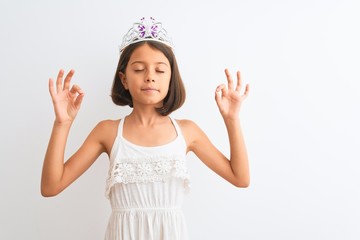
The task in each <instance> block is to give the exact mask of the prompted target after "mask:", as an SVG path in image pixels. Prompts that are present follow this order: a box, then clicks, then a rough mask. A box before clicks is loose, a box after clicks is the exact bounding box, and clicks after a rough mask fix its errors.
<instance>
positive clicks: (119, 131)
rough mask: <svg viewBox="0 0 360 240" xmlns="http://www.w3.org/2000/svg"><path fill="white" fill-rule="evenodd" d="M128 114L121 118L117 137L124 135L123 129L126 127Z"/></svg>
mask: <svg viewBox="0 0 360 240" xmlns="http://www.w3.org/2000/svg"><path fill="white" fill-rule="evenodd" d="M125 118H126V116H124V117H123V118H122V119H120V122H119V126H118V131H117V137H120V138H121V137H122V135H123V129H124V122H125Z"/></svg>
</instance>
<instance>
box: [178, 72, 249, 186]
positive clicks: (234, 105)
mask: <svg viewBox="0 0 360 240" xmlns="http://www.w3.org/2000/svg"><path fill="white" fill-rule="evenodd" d="M225 73H226V76H227V80H228V86H226V85H225V84H222V85H220V86H218V87H217V89H216V93H215V100H216V103H217V105H218V107H219V110H220V113H221V115H222V117H223V119H224V122H225V125H226V129H227V132H228V136H229V143H230V159H228V158H226V157H225V156H224V155H223V154H222V153H221V152H220V151H219V150H218V149H217V148H216V147H215V146H214V145H213V144H212V143H211V142H210V140H209V139H208V137H207V136H206V134H205V133H204V132H203V131H202V130H201V129H200V128H199V127H198V126H196V125H195V124H194V123H193V122H190V121H187V122H184V123H183V125H184V127H185V129H186V130H185V135H186V138H187V139H188V150H190V151H193V152H194V153H195V154H196V155H197V156H198V157H199V159H201V160H202V161H203V162H204V163H205V164H206V165H207V166H208V167H209V168H210V169H212V170H213V171H214V172H216V173H217V174H219V175H220V176H221V177H223V178H224V179H226V180H227V181H229V182H230V183H232V184H233V185H235V186H237V187H248V186H249V183H250V174H249V163H248V156H247V151H246V146H245V141H244V137H243V134H242V131H241V125H240V118H239V112H240V106H241V104H242V102H243V101H244V99H245V98H246V97H247V95H248V92H249V86H248V85H247V86H246V88H245V93H244V94H243V95H241V94H240V90H241V79H240V72H238V73H237V85H236V87H235V89H234V87H233V81H232V78H231V76H230V74H229V71H228V70H225Z"/></svg>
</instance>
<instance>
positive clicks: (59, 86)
mask: <svg viewBox="0 0 360 240" xmlns="http://www.w3.org/2000/svg"><path fill="white" fill-rule="evenodd" d="M63 76H64V70H63V69H60V71H59V74H58V76H57V79H56V91H57V92H60V91H61V89H62V79H63Z"/></svg>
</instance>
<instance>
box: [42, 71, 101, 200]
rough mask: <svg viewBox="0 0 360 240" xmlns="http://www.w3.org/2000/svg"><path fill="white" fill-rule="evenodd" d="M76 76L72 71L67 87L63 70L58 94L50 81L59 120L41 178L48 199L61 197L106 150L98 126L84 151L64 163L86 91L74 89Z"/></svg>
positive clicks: (80, 150)
mask: <svg viewBox="0 0 360 240" xmlns="http://www.w3.org/2000/svg"><path fill="white" fill-rule="evenodd" d="M73 74H74V71H73V70H71V71H70V72H69V73H68V74H67V76H66V78H65V81H64V85H63V84H62V79H63V75H64V71H63V70H60V72H59V74H58V77H57V81H56V91H55V87H54V81H53V80H52V79H50V80H49V91H50V95H51V98H52V101H53V105H54V110H55V116H56V118H55V121H54V125H53V130H52V134H51V137H50V141H49V145H48V148H47V151H46V154H45V159H44V163H43V170H42V177H41V194H42V195H43V196H45V197H49V196H55V195H57V194H59V193H60V192H61V191H62V190H64V189H65V188H66V187H67V186H69V185H70V184H71V183H72V182H73V181H75V179H77V178H78V177H79V176H80V175H81V174H82V173H83V172H85V171H86V169H88V168H89V167H90V165H91V164H92V163H93V162H94V161H95V159H96V158H97V157H98V156H99V155H100V154H101V152H103V151H104V150H103V146H102V144H101V142H100V140H99V130H98V129H100V128H101V127H96V128H95V129H94V130H93V131H92V132H91V133H90V135H89V136H88V138H87V139H86V140H85V142H84V144H83V145H82V146H81V147H80V149H79V150H78V151H77V152H76V153H75V154H74V155H73V156H72V157H71V158H69V160H68V161H66V163H64V152H65V146H66V141H67V137H68V134H69V131H70V127H71V125H72V123H73V121H74V119H75V117H76V115H77V112H78V110H79V109H80V105H81V102H82V99H83V97H84V92H83V91H82V90H81V89H80V87H78V86H77V85H74V86H72V88H71V89H70V80H71V78H72V76H73Z"/></svg>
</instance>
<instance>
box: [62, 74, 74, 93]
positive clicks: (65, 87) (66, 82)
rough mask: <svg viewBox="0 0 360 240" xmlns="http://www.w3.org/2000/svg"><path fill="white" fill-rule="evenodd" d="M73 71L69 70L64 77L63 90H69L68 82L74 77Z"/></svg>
mask: <svg viewBox="0 0 360 240" xmlns="http://www.w3.org/2000/svg"><path fill="white" fill-rule="evenodd" d="M74 73H75V70H74V69H71V70H70V72H69V73H68V74H67V75H66V78H65V81H64V88H63V90H69V88H70V81H71V79H72V77H73V76H74Z"/></svg>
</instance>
